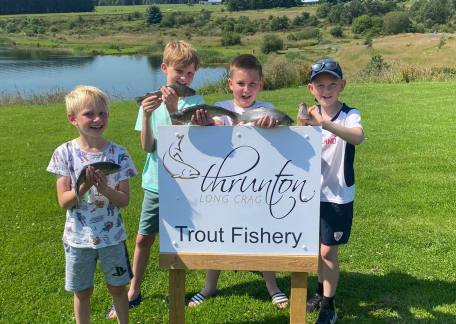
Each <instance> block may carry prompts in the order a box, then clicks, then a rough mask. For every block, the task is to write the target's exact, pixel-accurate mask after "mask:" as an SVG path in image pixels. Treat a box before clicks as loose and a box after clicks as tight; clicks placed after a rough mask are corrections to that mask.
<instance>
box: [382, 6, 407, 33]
mask: <svg viewBox="0 0 456 324" xmlns="http://www.w3.org/2000/svg"><path fill="white" fill-rule="evenodd" d="M411 25H412V22H411V21H410V19H409V17H408V15H407V14H406V13H405V12H400V11H392V12H388V13H387V14H386V15H385V16H384V17H383V31H384V32H385V34H393V35H394V34H400V33H404V32H407V31H409V30H410V26H411Z"/></svg>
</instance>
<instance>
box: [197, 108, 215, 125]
mask: <svg viewBox="0 0 456 324" xmlns="http://www.w3.org/2000/svg"><path fill="white" fill-rule="evenodd" d="M191 122H192V124H195V125H200V126H210V125H214V124H215V122H214V119H212V117H209V116H208V115H207V111H206V110H205V109H198V110H197V111H196V112H195V113H194V114H193V115H192V118H191Z"/></svg>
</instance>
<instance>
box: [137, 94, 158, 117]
mask: <svg viewBox="0 0 456 324" xmlns="http://www.w3.org/2000/svg"><path fill="white" fill-rule="evenodd" d="M161 103H162V98H161V97H159V96H150V97H147V98H146V99H144V100H143V101H142V102H141V106H142V109H143V112H144V113H145V114H146V115H147V116H150V115H151V114H152V112H153V111H154V110H155V109H157V108H158V107H160V105H161Z"/></svg>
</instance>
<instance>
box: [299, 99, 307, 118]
mask: <svg viewBox="0 0 456 324" xmlns="http://www.w3.org/2000/svg"><path fill="white" fill-rule="evenodd" d="M298 117H300V118H302V119H309V113H308V112H307V105H306V104H305V103H304V102H301V103H300V104H299V105H298Z"/></svg>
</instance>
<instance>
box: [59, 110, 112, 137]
mask: <svg viewBox="0 0 456 324" xmlns="http://www.w3.org/2000/svg"><path fill="white" fill-rule="evenodd" d="M108 116H109V114H108V110H107V108H106V107H105V106H104V105H99V106H97V105H94V104H93V103H89V104H86V105H84V107H83V108H81V109H80V110H79V111H78V112H77V113H76V114H73V113H69V114H68V120H69V122H70V123H72V124H73V125H74V126H75V127H76V128H77V129H78V130H79V133H80V135H81V136H86V137H101V136H102V135H103V132H104V131H105V129H106V127H108Z"/></svg>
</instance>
